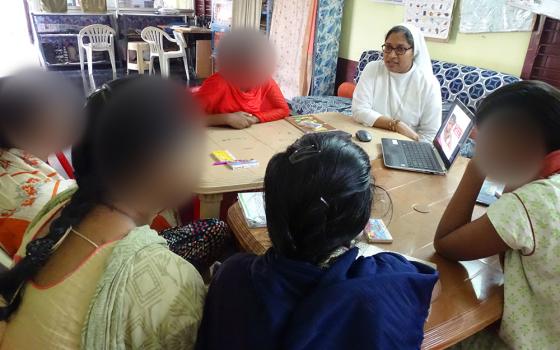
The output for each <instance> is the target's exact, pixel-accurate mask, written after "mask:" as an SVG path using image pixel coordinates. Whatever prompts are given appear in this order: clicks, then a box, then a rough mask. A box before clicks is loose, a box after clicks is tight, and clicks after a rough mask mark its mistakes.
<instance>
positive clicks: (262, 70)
mask: <svg viewBox="0 0 560 350" xmlns="http://www.w3.org/2000/svg"><path fill="white" fill-rule="evenodd" d="M218 64H219V67H220V74H221V75H222V76H223V77H224V78H225V79H226V80H227V81H229V82H230V83H231V84H233V85H234V86H236V87H237V88H238V89H240V90H241V91H248V90H251V89H255V88H257V87H259V86H261V85H263V84H265V83H266V82H267V81H268V80H269V79H270V77H271V76H272V73H274V67H275V65H276V61H275V59H274V54H273V53H272V52H261V53H260V54H257V53H255V55H254V56H252V57H244V58H240V57H237V58H234V57H231V58H228V57H227V56H225V57H221V58H220V59H219V61H218Z"/></svg>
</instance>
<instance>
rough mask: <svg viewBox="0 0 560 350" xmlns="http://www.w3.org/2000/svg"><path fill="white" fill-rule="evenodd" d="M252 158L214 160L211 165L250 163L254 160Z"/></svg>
mask: <svg viewBox="0 0 560 350" xmlns="http://www.w3.org/2000/svg"><path fill="white" fill-rule="evenodd" d="M254 161H255V160H254V159H236V160H229V161H225V162H214V163H212V165H228V164H233V163H251V162H254Z"/></svg>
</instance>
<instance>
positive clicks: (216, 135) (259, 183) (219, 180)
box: [195, 113, 406, 218]
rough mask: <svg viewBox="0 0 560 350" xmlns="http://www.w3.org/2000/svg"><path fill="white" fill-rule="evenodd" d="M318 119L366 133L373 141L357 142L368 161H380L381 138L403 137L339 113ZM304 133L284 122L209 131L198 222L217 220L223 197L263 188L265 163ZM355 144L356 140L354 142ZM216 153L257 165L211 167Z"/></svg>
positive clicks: (200, 189) (199, 186)
mask: <svg viewBox="0 0 560 350" xmlns="http://www.w3.org/2000/svg"><path fill="white" fill-rule="evenodd" d="M318 116H319V118H320V119H321V120H323V121H325V122H327V123H329V124H331V125H332V126H334V127H335V128H337V129H339V130H344V131H346V132H349V133H351V134H352V135H354V134H355V133H356V131H358V130H360V129H367V130H368V131H369V132H370V133H371V135H372V137H373V141H372V142H369V143H362V142H358V141H356V142H357V144H359V145H360V146H361V147H362V148H363V149H364V150H365V151H366V152H367V154H368V155H369V157H370V159H377V158H380V157H381V138H383V137H390V138H396V139H406V137H404V136H402V135H399V134H396V133H393V132H390V131H387V130H382V129H374V128H367V127H365V126H363V125H361V124H358V123H356V122H355V121H354V120H352V118H350V117H348V116H345V115H342V114H340V113H323V114H319V115H318ZM301 136H303V133H302V132H301V131H300V130H299V129H298V128H296V127H295V126H293V125H292V124H290V123H288V122H287V121H285V120H278V121H275V122H270V123H263V124H255V125H253V126H251V127H250V128H248V129H244V130H234V129H231V128H218V127H211V128H208V132H207V142H206V146H205V147H206V149H205V154H207V155H208V156H207V158H206V159H205V163H204V169H203V175H202V178H201V180H200V182H199V185H198V188H197V189H196V191H195V193H197V194H198V195H199V198H200V216H201V218H212V217H218V216H219V212H220V203H221V201H222V194H223V193H227V192H240V191H250V190H257V189H261V188H262V187H263V180H264V173H265V170H266V165H267V164H268V161H269V160H270V159H271V158H272V156H273V155H275V154H276V153H278V152H281V151H284V150H286V148H287V147H288V146H289V145H291V144H292V143H293V142H294V141H295V140H297V139H298V138H300V137H301ZM353 139H354V140H356V139H355V137H354V138H353ZM216 150H229V151H230V152H231V153H232V154H233V155H234V156H236V157H237V158H238V159H256V160H258V161H259V163H260V165H259V166H258V167H256V168H252V169H239V170H235V171H233V170H231V169H229V168H227V167H225V166H213V165H212V163H213V162H214V159H212V157H211V156H210V154H211V153H212V152H213V151H216Z"/></svg>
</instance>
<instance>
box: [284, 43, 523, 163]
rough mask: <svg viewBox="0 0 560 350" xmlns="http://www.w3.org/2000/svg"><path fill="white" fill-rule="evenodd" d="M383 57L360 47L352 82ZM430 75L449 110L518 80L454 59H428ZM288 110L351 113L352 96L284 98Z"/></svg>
mask: <svg viewBox="0 0 560 350" xmlns="http://www.w3.org/2000/svg"><path fill="white" fill-rule="evenodd" d="M381 59H383V56H382V53H381V52H380V51H374V50H372V51H364V52H363V53H362V56H361V57H360V61H359V62H358V65H357V67H356V72H355V74H354V83H356V84H357V83H358V81H359V80H360V75H361V74H362V72H363V70H364V68H365V67H366V65H367V64H368V63H369V62H371V61H379V60H381ZM432 69H433V71H434V75H435V76H436V78H437V80H438V81H439V83H440V85H441V97H442V100H443V111H444V115H446V113H445V112H446V111H447V110H449V106H450V104H451V102H452V101H453V100H455V99H459V100H460V101H461V102H463V103H464V104H465V105H466V106H467V107H468V108H469V109H471V110H472V111H473V112H474V110H475V109H476V107H477V106H478V103H479V102H480V101H481V100H482V99H484V97H486V96H488V95H489V94H490V93H491V92H492V91H494V90H496V89H498V88H499V87H501V86H503V85H507V84H511V83H513V82H516V81H519V80H520V79H519V78H518V77H515V76H513V75H508V74H503V73H499V72H495V71H492V70H487V69H482V68H478V67H473V66H466V65H462V64H457V63H450V62H444V61H438V60H432ZM288 104H289V105H290V108H291V111H292V114H294V115H298V114H314V113H323V112H339V113H342V114H345V115H348V116H350V115H352V99H350V98H346V97H339V96H300V97H295V98H293V99H292V100H289V101H288ZM473 147H474V144H473V142H472V140H469V142H468V143H467V144H465V147H463V149H462V150H461V153H462V154H463V155H465V156H471V155H472V153H473Z"/></svg>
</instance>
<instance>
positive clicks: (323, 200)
mask: <svg viewBox="0 0 560 350" xmlns="http://www.w3.org/2000/svg"><path fill="white" fill-rule="evenodd" d="M319 199H320V200H321V202H323V204H325V205H326V206H327V208H328V207H330V205H329V202H327V201H326V200H325V198H323V197H319Z"/></svg>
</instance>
